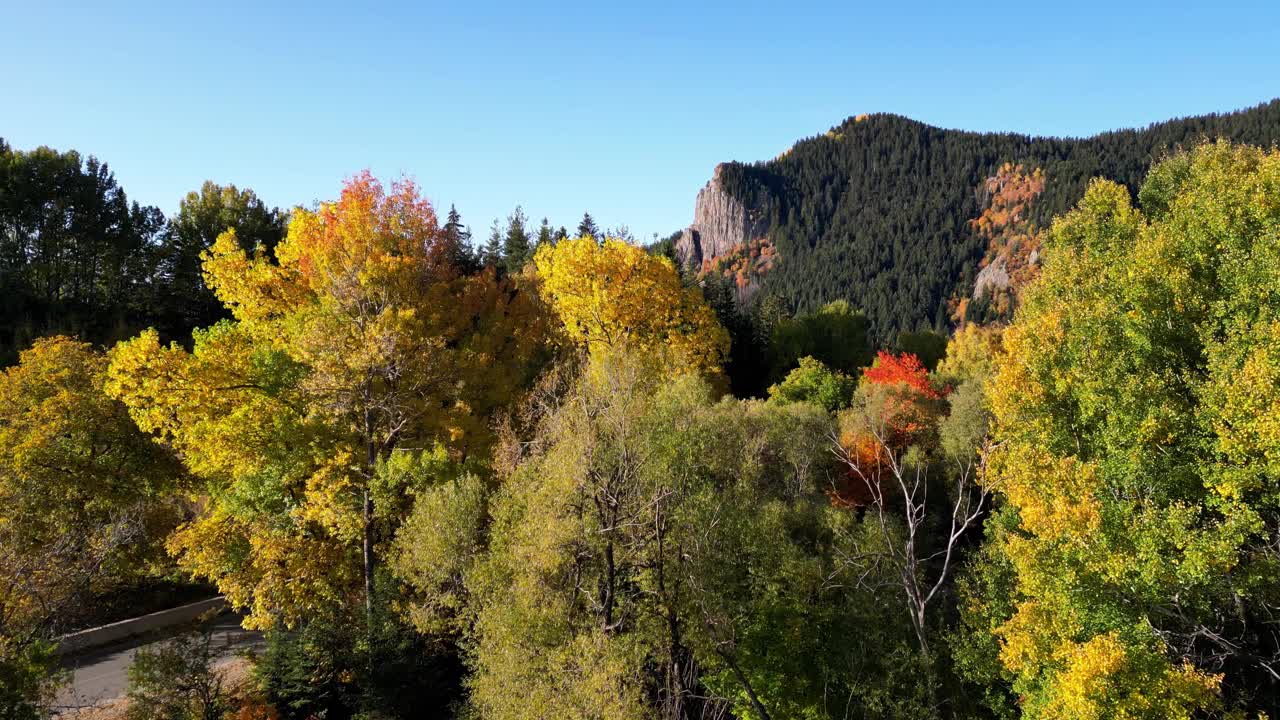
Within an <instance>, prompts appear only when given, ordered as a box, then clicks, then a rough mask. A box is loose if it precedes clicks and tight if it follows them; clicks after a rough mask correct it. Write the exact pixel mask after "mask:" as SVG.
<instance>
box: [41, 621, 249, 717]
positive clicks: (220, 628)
mask: <svg viewBox="0 0 1280 720" xmlns="http://www.w3.org/2000/svg"><path fill="white" fill-rule="evenodd" d="M240 620H241V618H240V616H239V615H235V614H231V613H227V614H223V615H220V616H219V617H217V618H215V619H214V620H212V621H210V623H209V624H208V627H209V628H210V629H211V630H212V631H213V644H214V645H215V646H216V647H219V648H221V651H220V656H221V657H228V656H231V655H233V654H234V653H235V652H236V651H238V650H242V649H249V648H259V647H261V646H262V644H263V638H262V634H261V633H257V632H250V631H247V630H243V629H241V627H240ZM160 642H163V639H158V638H155V637H149V638H143V639H135V640H131V641H128V640H127V641H124V642H122V643H117V644H115V645H111V646H107V647H104V648H97V649H95V650H89V651H86V652H84V653H81V654H79V655H76V656H74V657H69V658H67V659H66V661H65V662H64V666H65V667H67V668H69V669H71V670H72V673H73V675H72V680H71V683H70V684H69V685H68V686H67V687H66V688H64V689H63V691H62V692H61V693H60V694H59V696H58V703H57V704H58V705H59V706H60V707H65V708H74V707H86V706H89V705H94V704H97V703H100V702H102V701H104V700H110V699H113V698H118V697H123V696H124V694H125V693H126V692H127V691H128V689H129V677H128V671H129V666H130V665H132V664H133V656H134V655H135V654H136V653H137V652H138V649H139V648H143V647H149V646H152V645H155V644H157V643H160Z"/></svg>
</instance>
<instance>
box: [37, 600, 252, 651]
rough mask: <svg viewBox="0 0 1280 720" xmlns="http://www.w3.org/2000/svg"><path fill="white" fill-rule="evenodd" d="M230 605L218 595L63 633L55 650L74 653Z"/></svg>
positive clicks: (220, 609)
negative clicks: (188, 603)
mask: <svg viewBox="0 0 1280 720" xmlns="http://www.w3.org/2000/svg"><path fill="white" fill-rule="evenodd" d="M229 609H231V606H230V605H228V604H227V599H226V598H225V597H223V596H218V597H216V598H209V599H208V600H201V601H200V602H194V603H191V604H190V605H182V606H180V607H176V608H170V609H168V610H161V611H160V612H153V613H151V614H150V615H143V616H141V617H136V618H129V619H128V620H120V621H118V622H113V623H111V624H109V625H101V626H99V627H95V628H89V629H87V630H80V631H79V632H73V633H68V634H66V635H63V636H62V637H60V638H58V649H57V651H56V652H57V653H58V654H59V655H70V654H71V653H77V652H81V651H83V650H89V649H91V648H96V647H101V646H103V645H109V644H111V643H113V642H116V641H118V640H124V639H126V638H131V637H136V636H138V635H145V634H146V633H149V632H154V631H156V630H163V629H165V628H169V627H173V626H174V625H182V624H183V623H189V622H191V621H193V620H195V619H196V618H199V617H200V616H201V615H204V614H205V613H207V612H210V611H214V612H217V613H219V614H221V613H224V612H226V611H227V610H229Z"/></svg>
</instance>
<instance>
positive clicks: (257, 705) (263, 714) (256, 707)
mask: <svg viewBox="0 0 1280 720" xmlns="http://www.w3.org/2000/svg"><path fill="white" fill-rule="evenodd" d="M229 717H231V718H234V720H280V712H279V711H278V710H276V709H275V706H273V705H268V704H267V703H265V702H263V701H261V700H247V701H245V703H244V704H242V705H241V706H240V709H238V710H236V712H235V713H234V714H233V715H230V716H229Z"/></svg>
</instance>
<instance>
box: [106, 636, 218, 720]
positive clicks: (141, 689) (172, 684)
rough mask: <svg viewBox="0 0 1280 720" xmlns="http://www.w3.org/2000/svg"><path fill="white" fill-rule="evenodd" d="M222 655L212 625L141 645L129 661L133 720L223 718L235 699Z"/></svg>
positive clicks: (208, 719)
mask: <svg viewBox="0 0 1280 720" xmlns="http://www.w3.org/2000/svg"><path fill="white" fill-rule="evenodd" d="M218 659H219V648H218V647H217V646H216V645H215V644H214V641H213V633H212V632H210V631H208V630H204V631H198V632H192V633H188V634H186V635H182V636H180V637H178V638H175V639H173V640H169V641H167V642H164V643H161V644H160V645H158V646H156V647H147V648H142V649H141V650H139V651H138V653H137V654H136V655H135V656H134V658H133V663H132V664H131V665H130V666H129V694H128V697H129V709H128V712H127V716H128V718H129V720H223V718H224V716H225V715H226V714H227V713H228V712H230V711H231V710H232V703H231V698H230V696H229V694H228V692H227V687H226V678H225V676H224V673H223V672H222V671H220V670H218V669H217V668H215V667H214V665H215V663H216V662H217V661H218Z"/></svg>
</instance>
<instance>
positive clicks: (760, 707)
mask: <svg viewBox="0 0 1280 720" xmlns="http://www.w3.org/2000/svg"><path fill="white" fill-rule="evenodd" d="M720 657H722V658H724V661H725V663H727V664H728V665H729V669H730V670H732V671H733V675H734V677H736V678H738V682H739V683H740V684H741V685H742V689H743V690H745V691H746V693H747V698H748V699H750V700H751V707H752V709H754V710H755V711H756V714H757V715H759V716H760V720H771V719H770V717H769V711H768V710H765V709H764V704H763V703H761V702H760V698H758V697H756V691H755V690H752V689H751V682H750V681H748V680H747V676H746V675H745V674H744V673H743V672H742V668H740V667H738V663H736V662H734V661H733V657H732V656H731V655H729V653H724V652H722V653H720Z"/></svg>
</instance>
